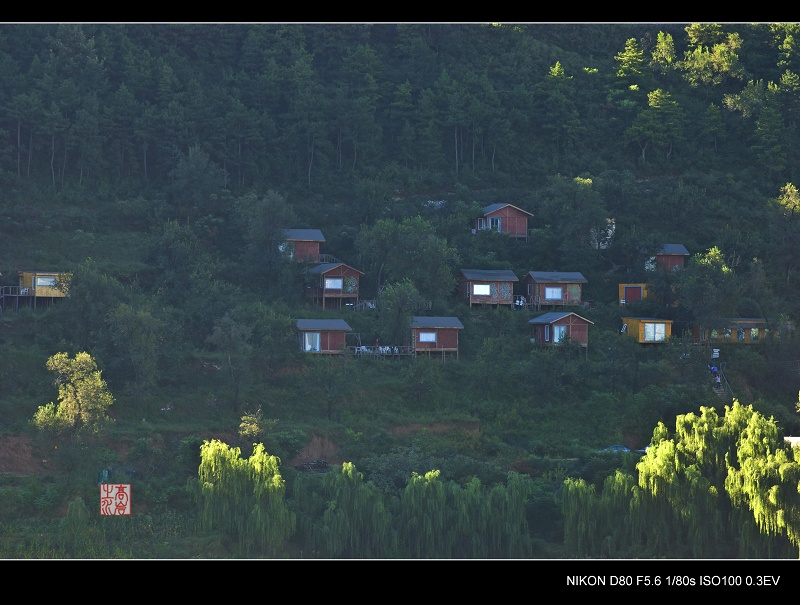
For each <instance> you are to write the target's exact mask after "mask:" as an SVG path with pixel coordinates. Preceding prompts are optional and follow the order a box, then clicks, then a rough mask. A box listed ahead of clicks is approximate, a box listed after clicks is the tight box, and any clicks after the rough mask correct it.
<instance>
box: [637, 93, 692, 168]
mask: <svg viewBox="0 0 800 605" xmlns="http://www.w3.org/2000/svg"><path fill="white" fill-rule="evenodd" d="M647 105H648V107H647V109H645V110H644V111H642V112H641V113H640V114H639V115H638V116H636V118H634V120H633V123H632V124H631V126H630V127H629V128H628V129H627V130H626V131H625V138H626V140H628V141H634V142H636V143H637V144H638V145H639V149H640V150H641V153H642V162H646V161H647V156H646V151H647V148H648V146H649V145H650V144H651V143H652V144H653V146H654V147H656V148H659V149H661V151H662V152H663V153H664V155H665V156H666V157H667V158H669V156H670V155H671V154H672V151H673V148H674V146H675V144H676V143H678V142H679V141H682V140H683V122H684V115H683V110H682V109H681V107H680V106H679V105H678V103H677V102H676V101H675V100H673V99H672V96H671V95H670V94H669V93H668V92H665V91H663V90H661V89H657V90H654V91H652V92H650V93H648V95H647Z"/></svg>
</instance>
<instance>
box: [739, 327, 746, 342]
mask: <svg viewBox="0 0 800 605" xmlns="http://www.w3.org/2000/svg"><path fill="white" fill-rule="evenodd" d="M746 334H747V333H746V331H745V329H744V328H737V329H736V340H737V341H738V342H744V341H745V339H746V338H747V335H746Z"/></svg>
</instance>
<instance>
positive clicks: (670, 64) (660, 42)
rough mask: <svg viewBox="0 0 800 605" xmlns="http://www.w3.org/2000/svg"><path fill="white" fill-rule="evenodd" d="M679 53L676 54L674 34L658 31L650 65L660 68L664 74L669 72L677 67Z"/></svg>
mask: <svg viewBox="0 0 800 605" xmlns="http://www.w3.org/2000/svg"><path fill="white" fill-rule="evenodd" d="M676 64H677V55H676V54H675V42H674V41H673V39H672V34H668V33H667V34H665V33H664V32H663V31H660V32H658V36H657V37H656V46H655V48H654V49H653V51H652V53H651V59H650V65H652V66H653V67H655V68H656V69H658V70H659V71H660V72H661V73H662V74H666V73H669V72H670V71H672V70H673V69H675V67H676Z"/></svg>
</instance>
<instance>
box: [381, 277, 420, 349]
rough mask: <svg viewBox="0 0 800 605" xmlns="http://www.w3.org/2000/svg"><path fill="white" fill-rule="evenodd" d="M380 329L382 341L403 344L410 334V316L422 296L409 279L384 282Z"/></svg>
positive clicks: (397, 344)
mask: <svg viewBox="0 0 800 605" xmlns="http://www.w3.org/2000/svg"><path fill="white" fill-rule="evenodd" d="M380 300H381V305H380V330H381V337H382V339H383V340H384V343H385V344H387V345H389V346H392V347H394V346H405V345H406V344H407V343H408V341H409V338H410V334H411V317H412V315H413V314H414V312H415V311H416V310H418V309H419V308H420V307H421V304H422V302H423V298H422V296H421V295H420V293H419V292H418V291H417V288H416V287H415V286H414V284H413V283H412V282H411V280H410V279H405V280H403V281H401V282H399V283H396V284H393V283H389V284H386V287H385V288H384V289H383V292H381V299H380Z"/></svg>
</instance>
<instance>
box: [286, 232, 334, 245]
mask: <svg viewBox="0 0 800 605" xmlns="http://www.w3.org/2000/svg"><path fill="white" fill-rule="evenodd" d="M283 236H284V237H285V238H286V240H287V241H293V242H324V241H325V236H324V235H322V231H320V230H319V229H284V230H283Z"/></svg>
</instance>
